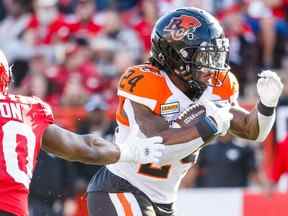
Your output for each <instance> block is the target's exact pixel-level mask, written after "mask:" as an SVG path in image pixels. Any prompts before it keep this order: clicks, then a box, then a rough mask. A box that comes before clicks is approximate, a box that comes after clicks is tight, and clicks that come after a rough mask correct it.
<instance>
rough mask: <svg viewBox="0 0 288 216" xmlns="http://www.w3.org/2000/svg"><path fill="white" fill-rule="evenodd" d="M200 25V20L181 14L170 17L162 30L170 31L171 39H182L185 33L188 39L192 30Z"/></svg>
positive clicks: (191, 37)
mask: <svg viewBox="0 0 288 216" xmlns="http://www.w3.org/2000/svg"><path fill="white" fill-rule="evenodd" d="M200 26H201V22H200V21H199V20H198V19H197V18H195V17H193V16H187V15H182V16H179V17H174V18H173V19H171V21H170V22H169V24H168V25H167V26H166V27H165V28H164V31H165V32H168V33H170V36H171V39H172V40H182V39H183V38H184V37H185V36H186V35H187V38H188V40H189V39H190V40H192V39H193V32H194V31H195V30H196V29H197V28H199V27H200Z"/></svg>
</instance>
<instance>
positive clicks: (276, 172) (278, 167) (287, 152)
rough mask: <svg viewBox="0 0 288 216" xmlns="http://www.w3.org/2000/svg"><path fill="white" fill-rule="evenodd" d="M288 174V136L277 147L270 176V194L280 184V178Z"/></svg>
mask: <svg viewBox="0 0 288 216" xmlns="http://www.w3.org/2000/svg"><path fill="white" fill-rule="evenodd" d="M287 172H288V135H287V136H286V138H285V139H284V140H282V141H281V142H279V143H278V144H277V147H276V153H275V158H274V162H273V165H272V170H271V173H270V175H269V183H270V192H271V191H273V190H274V187H275V186H276V184H277V183H278V181H279V179H280V177H281V176H282V175H283V174H285V173H287Z"/></svg>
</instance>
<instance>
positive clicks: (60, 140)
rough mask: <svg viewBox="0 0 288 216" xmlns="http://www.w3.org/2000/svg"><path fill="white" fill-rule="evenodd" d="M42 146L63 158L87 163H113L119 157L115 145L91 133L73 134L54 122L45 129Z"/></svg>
mask: <svg viewBox="0 0 288 216" xmlns="http://www.w3.org/2000/svg"><path fill="white" fill-rule="evenodd" d="M42 148H43V149H44V150H45V151H47V152H50V153H52V154H55V155H57V156H58V157H61V158H63V159H65V160H70V161H80V162H83V163H87V164H99V165H100V164H109V163H115V162H117V161H118V160H119V158H120V149H119V147H118V146H117V145H115V144H112V143H110V142H108V141H106V140H104V139H102V138H101V137H99V136H95V135H93V134H87V135H78V134H75V133H73V132H71V131H69V130H65V129H63V128H61V127H59V126H57V125H55V124H53V125H50V126H49V127H48V128H47V129H46V131H45V133H44V136H43V141H42Z"/></svg>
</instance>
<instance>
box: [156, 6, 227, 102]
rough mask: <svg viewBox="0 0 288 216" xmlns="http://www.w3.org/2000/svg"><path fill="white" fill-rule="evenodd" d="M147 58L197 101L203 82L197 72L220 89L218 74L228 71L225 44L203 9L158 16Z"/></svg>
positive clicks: (214, 21) (219, 28) (220, 30)
mask: <svg viewBox="0 0 288 216" xmlns="http://www.w3.org/2000/svg"><path fill="white" fill-rule="evenodd" d="M151 40H152V49H151V58H152V60H153V61H154V62H155V61H156V63H157V65H160V66H161V68H162V69H164V70H165V71H166V72H168V73H176V75H177V76H178V77H179V78H180V79H182V80H184V81H185V82H186V83H187V84H188V85H189V87H190V88H191V89H192V90H193V97H195V98H199V97H200V96H201V95H202V93H203V91H204V90H205V89H206V87H207V83H204V82H202V81H200V80H199V77H200V75H201V73H203V72H204V71H206V72H207V71H208V72H209V74H210V75H211V74H212V75H211V76H210V77H211V78H209V84H208V85H213V86H221V85H222V83H223V81H224V80H221V79H220V77H222V78H223V77H224V79H225V77H226V76H223V75H222V76H219V74H220V73H227V72H228V71H229V69H230V68H229V66H228V56H229V41H228V39H227V38H225V36H224V31H223V28H222V27H221V26H220V24H219V22H218V20H217V19H216V18H215V17H213V16H212V15H211V14H209V13H208V12H206V11H204V10H200V9H197V8H193V7H189V8H180V9H177V10H175V11H172V12H169V13H167V14H166V15H164V16H162V17H160V19H159V20H158V21H157V22H156V24H155V26H154V28H153V31H152V35H151Z"/></svg>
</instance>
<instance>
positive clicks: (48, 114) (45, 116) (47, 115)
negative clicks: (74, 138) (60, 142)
mask: <svg viewBox="0 0 288 216" xmlns="http://www.w3.org/2000/svg"><path fill="white" fill-rule="evenodd" d="M34 98H35V97H34ZM35 99H36V100H37V102H38V104H39V105H40V112H41V115H40V118H42V120H43V121H45V122H47V123H48V124H53V123H54V115H53V112H52V109H51V107H50V105H49V104H48V103H46V102H44V101H42V100H41V99H39V98H35Z"/></svg>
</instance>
